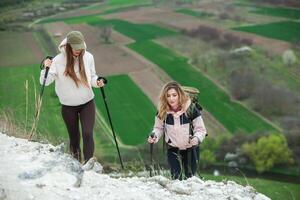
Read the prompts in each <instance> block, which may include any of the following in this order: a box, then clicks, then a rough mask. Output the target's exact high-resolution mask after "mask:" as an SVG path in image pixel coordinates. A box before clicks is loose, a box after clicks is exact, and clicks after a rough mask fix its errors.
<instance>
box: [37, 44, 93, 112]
mask: <svg viewBox="0 0 300 200" xmlns="http://www.w3.org/2000/svg"><path fill="white" fill-rule="evenodd" d="M66 41H67V40H66V39H64V40H63V41H62V42H61V44H60V45H59V47H58V48H59V50H60V52H61V53H60V54H58V55H57V56H55V57H54V58H53V62H52V64H51V66H50V69H49V73H48V77H47V79H46V84H45V85H46V86H48V85H49V84H51V83H52V82H53V81H55V92H56V94H57V96H58V98H59V101H60V103H61V104H63V105H67V106H77V105H81V104H85V103H87V102H88V101H90V100H92V99H93V98H94V93H93V90H92V86H93V87H98V86H97V78H98V76H97V75H96V71H95V62H94V57H93V55H92V54H91V53H89V52H87V51H85V53H84V55H83V62H84V67H85V73H86V77H87V80H88V83H89V86H90V87H86V86H85V85H83V84H79V85H78V87H77V86H76V84H75V82H74V80H73V79H71V78H70V77H69V76H65V75H64V72H65V69H66V53H65V45H66ZM74 70H75V73H76V75H77V77H78V78H80V74H79V65H78V59H77V58H76V59H75V65H74ZM44 74H45V69H44V70H42V71H41V74H40V83H41V84H42V83H43V80H44Z"/></svg>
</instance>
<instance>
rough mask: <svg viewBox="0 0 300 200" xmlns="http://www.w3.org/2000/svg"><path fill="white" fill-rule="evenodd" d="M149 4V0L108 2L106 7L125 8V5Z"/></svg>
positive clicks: (113, 0)
mask: <svg viewBox="0 0 300 200" xmlns="http://www.w3.org/2000/svg"><path fill="white" fill-rule="evenodd" d="M145 3H151V1H150V0H110V1H108V5H110V6H125V5H136V4H145Z"/></svg>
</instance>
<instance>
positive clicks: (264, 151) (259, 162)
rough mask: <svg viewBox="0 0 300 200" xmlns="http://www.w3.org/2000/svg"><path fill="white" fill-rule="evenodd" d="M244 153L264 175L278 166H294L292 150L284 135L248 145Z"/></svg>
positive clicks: (275, 135)
mask: <svg viewBox="0 0 300 200" xmlns="http://www.w3.org/2000/svg"><path fill="white" fill-rule="evenodd" d="M242 150H243V152H244V153H245V154H246V155H247V156H248V157H249V158H250V160H251V161H252V162H253V163H254V165H255V168H256V170H257V172H259V173H262V172H265V171H267V170H269V169H271V168H272V167H273V166H274V165H276V164H292V163H293V162H294V160H293V158H292V153H291V150H290V149H289V148H288V145H287V141H286V139H285V137H284V136H283V135H282V134H272V135H269V136H265V137H261V138H260V139H259V140H258V141H257V142H252V143H246V144H244V145H243V146H242Z"/></svg>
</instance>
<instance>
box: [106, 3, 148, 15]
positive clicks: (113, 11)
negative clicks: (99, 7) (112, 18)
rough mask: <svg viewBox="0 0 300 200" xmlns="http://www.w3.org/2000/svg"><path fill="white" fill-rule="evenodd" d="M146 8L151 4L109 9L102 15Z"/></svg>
mask: <svg viewBox="0 0 300 200" xmlns="http://www.w3.org/2000/svg"><path fill="white" fill-rule="evenodd" d="M147 6H152V4H150V3H147V4H138V5H130V6H123V7H117V8H110V9H106V10H105V11H103V13H102V14H105V15H106V14H112V13H118V12H125V11H129V10H134V9H138V8H140V7H147Z"/></svg>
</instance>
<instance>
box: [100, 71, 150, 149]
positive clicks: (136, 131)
mask: <svg viewBox="0 0 300 200" xmlns="http://www.w3.org/2000/svg"><path fill="white" fill-rule="evenodd" d="M108 82H109V83H108V84H107V86H106V87H105V94H106V96H107V103H108V107H109V110H110V113H111V117H112V121H113V125H114V128H115V131H116V133H117V135H118V136H119V137H120V138H121V141H122V142H123V143H124V144H126V145H137V144H141V143H144V142H145V138H146V137H147V135H148V134H149V133H150V131H151V130H152V126H153V123H154V116H155V113H156V109H155V107H154V105H153V104H152V102H151V101H150V99H149V98H148V97H147V96H146V95H145V94H144V93H143V92H142V91H141V89H140V88H139V87H138V86H137V85H135V83H134V82H133V81H132V80H131V79H130V78H129V77H128V76H127V75H119V76H111V77H108ZM94 93H95V94H96V98H95V99H96V103H97V105H98V107H99V108H100V110H101V112H102V113H103V115H104V116H107V115H106V110H105V107H104V103H103V99H102V96H101V93H100V90H99V89H95V90H94ZM106 120H107V117H106ZM107 123H108V120H107Z"/></svg>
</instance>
